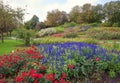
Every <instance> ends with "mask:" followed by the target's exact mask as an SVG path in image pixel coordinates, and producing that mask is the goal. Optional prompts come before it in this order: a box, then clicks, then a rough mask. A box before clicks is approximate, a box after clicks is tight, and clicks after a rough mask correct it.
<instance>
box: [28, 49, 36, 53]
mask: <svg viewBox="0 0 120 83" xmlns="http://www.w3.org/2000/svg"><path fill="white" fill-rule="evenodd" d="M26 53H27V54H34V51H33V50H31V49H29V50H27V51H26Z"/></svg>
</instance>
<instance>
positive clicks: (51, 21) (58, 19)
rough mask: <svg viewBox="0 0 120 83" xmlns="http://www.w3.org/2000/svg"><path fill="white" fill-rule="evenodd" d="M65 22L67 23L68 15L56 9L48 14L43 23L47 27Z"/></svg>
mask: <svg viewBox="0 0 120 83" xmlns="http://www.w3.org/2000/svg"><path fill="white" fill-rule="evenodd" d="M67 21H68V14H67V13H66V12H64V11H59V10H58V9H56V10H52V11H51V12H48V14H47V20H46V21H45V24H46V25H47V26H57V25H61V24H63V23H64V22H67Z"/></svg>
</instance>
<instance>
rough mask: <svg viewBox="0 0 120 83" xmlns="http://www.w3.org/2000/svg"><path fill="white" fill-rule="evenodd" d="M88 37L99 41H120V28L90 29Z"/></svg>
mask: <svg viewBox="0 0 120 83" xmlns="http://www.w3.org/2000/svg"><path fill="white" fill-rule="evenodd" d="M87 33H88V34H87V35H88V36H91V37H93V38H97V39H106V40H112V39H120V29H119V28H114V27H112V28H94V29H90V30H88V32H87Z"/></svg>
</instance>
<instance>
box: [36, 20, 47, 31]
mask: <svg viewBox="0 0 120 83" xmlns="http://www.w3.org/2000/svg"><path fill="white" fill-rule="evenodd" d="M44 28H46V25H45V23H44V22H38V23H37V24H36V27H35V30H41V29H44Z"/></svg>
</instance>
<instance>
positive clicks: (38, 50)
mask: <svg viewBox="0 0 120 83" xmlns="http://www.w3.org/2000/svg"><path fill="white" fill-rule="evenodd" d="M119 77H120V53H119V52H117V51H115V50H111V51H110V50H107V49H104V48H101V47H99V46H96V45H94V44H86V43H81V42H67V43H58V44H40V45H38V46H37V47H35V46H31V47H30V48H28V49H22V50H20V49H15V51H14V52H11V53H9V56H8V55H6V54H4V55H3V56H0V83H119V81H120V80H119Z"/></svg>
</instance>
